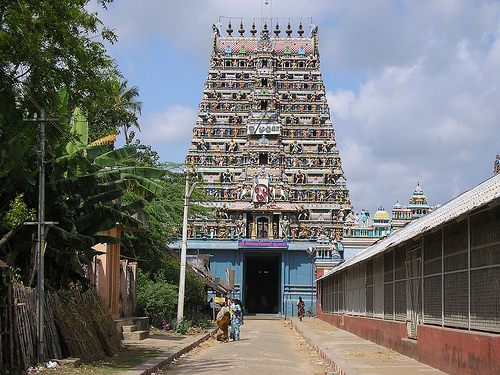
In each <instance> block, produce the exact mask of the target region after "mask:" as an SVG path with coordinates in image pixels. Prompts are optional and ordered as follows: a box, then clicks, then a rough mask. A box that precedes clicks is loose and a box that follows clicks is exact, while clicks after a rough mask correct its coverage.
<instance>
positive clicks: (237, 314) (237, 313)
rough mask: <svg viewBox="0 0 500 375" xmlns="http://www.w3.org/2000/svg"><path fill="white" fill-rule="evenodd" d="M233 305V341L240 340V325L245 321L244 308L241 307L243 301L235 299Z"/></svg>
mask: <svg viewBox="0 0 500 375" xmlns="http://www.w3.org/2000/svg"><path fill="white" fill-rule="evenodd" d="M233 302H234V307H233V320H232V321H231V337H232V338H233V341H236V340H238V341H240V340H241V339H240V325H241V324H242V322H243V310H242V308H241V301H240V300H238V299H235V300H234V301H233Z"/></svg>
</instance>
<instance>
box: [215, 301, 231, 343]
mask: <svg viewBox="0 0 500 375" xmlns="http://www.w3.org/2000/svg"><path fill="white" fill-rule="evenodd" d="M215 321H216V322H217V325H218V326H219V331H218V332H217V340H218V341H222V342H228V341H229V336H228V329H229V308H228V307H227V306H226V304H225V303H224V302H222V303H221V304H220V311H219V313H218V314H217V318H216V320H215Z"/></svg>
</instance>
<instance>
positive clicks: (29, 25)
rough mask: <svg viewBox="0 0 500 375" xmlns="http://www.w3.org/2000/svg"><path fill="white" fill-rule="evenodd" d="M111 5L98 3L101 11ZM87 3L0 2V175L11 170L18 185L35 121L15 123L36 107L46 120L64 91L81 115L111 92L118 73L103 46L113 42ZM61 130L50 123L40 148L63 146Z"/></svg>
mask: <svg viewBox="0 0 500 375" xmlns="http://www.w3.org/2000/svg"><path fill="white" fill-rule="evenodd" d="M112 1H113V0H99V3H101V4H102V6H104V7H106V5H107V4H108V3H111V2H112ZM87 3H88V0H15V1H12V0H8V1H0V178H1V177H2V176H5V175H8V174H9V173H10V172H12V171H14V174H16V176H15V178H16V179H17V181H18V183H22V184H31V183H32V181H31V177H32V176H30V169H31V168H32V167H33V166H32V165H30V164H32V159H31V158H30V157H29V155H30V153H31V152H32V150H34V149H36V147H37V145H38V139H37V134H38V131H37V129H38V124H37V123H35V122H29V123H26V122H23V118H24V117H27V116H29V117H31V116H32V115H33V113H38V114H40V110H41V109H42V108H43V109H44V110H45V112H46V115H47V117H51V118H54V117H59V115H60V113H59V104H60V101H59V92H60V90H61V88H63V87H66V88H67V91H68V93H69V102H68V106H67V107H68V108H70V109H73V108H75V107H76V106H77V105H78V106H80V107H81V108H82V109H83V110H84V112H87V111H88V109H89V108H91V107H92V106H93V105H95V103H102V102H104V100H105V98H107V97H109V93H110V92H112V88H111V82H112V77H115V76H117V75H118V76H119V72H118V70H117V68H116V63H115V61H114V60H113V59H112V58H111V57H109V56H108V54H107V53H106V49H105V47H104V44H103V41H108V42H111V43H114V42H115V41H116V40H117V38H116V35H115V34H114V33H113V32H112V31H110V30H109V29H108V28H106V27H105V26H103V24H102V22H101V21H100V20H99V19H98V17H97V15H96V14H95V13H90V12H88V11H87V10H86V8H85V5H86V4H87ZM66 130H67V129H64V128H62V127H60V126H59V125H58V123H57V122H52V123H50V126H48V127H47V137H46V138H47V149H48V150H53V149H56V148H58V147H60V146H65V145H66V143H67V139H65V138H64V137H62V136H61V135H65V134H66V133H65V132H66ZM61 133H62V134H61ZM10 185H12V184H11V183H10ZM10 190H12V188H11V189H10ZM1 191H2V187H1V186H0V192H1ZM11 198H12V197H11ZM10 200H11V199H7V200H6V201H10ZM1 201H2V198H1V197H0V202H1ZM0 207H1V206H0ZM0 210H1V208H0Z"/></svg>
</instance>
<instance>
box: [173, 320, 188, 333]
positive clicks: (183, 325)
mask: <svg viewBox="0 0 500 375" xmlns="http://www.w3.org/2000/svg"><path fill="white" fill-rule="evenodd" d="M192 325H193V322H192V321H191V320H189V319H182V320H181V321H180V323H179V321H178V320H177V319H174V320H172V323H171V328H172V330H173V331H175V332H177V333H179V334H181V335H185V334H186V332H187V331H188V329H189V328H190V327H191V326H192Z"/></svg>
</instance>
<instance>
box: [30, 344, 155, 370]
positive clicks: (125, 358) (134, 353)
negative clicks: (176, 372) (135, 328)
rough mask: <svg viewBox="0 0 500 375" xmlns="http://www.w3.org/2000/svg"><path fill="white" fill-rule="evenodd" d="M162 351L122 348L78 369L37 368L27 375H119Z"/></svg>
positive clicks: (67, 367)
mask: <svg viewBox="0 0 500 375" xmlns="http://www.w3.org/2000/svg"><path fill="white" fill-rule="evenodd" d="M161 353H162V351H160V350H156V349H147V348H130V347H129V348H122V349H121V350H120V352H118V353H117V354H116V355H114V356H113V357H108V358H105V359H104V360H102V361H97V362H91V363H84V362H82V364H81V365H80V367H71V366H57V367H56V368H55V369H47V368H45V367H37V368H34V369H33V370H32V371H30V372H28V374H93V375H111V374H119V373H122V372H126V371H128V370H131V369H133V368H134V367H136V366H139V365H140V364H142V363H144V362H146V361H149V360H150V359H152V358H156V357H158V356H159V355H160V354H161Z"/></svg>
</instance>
